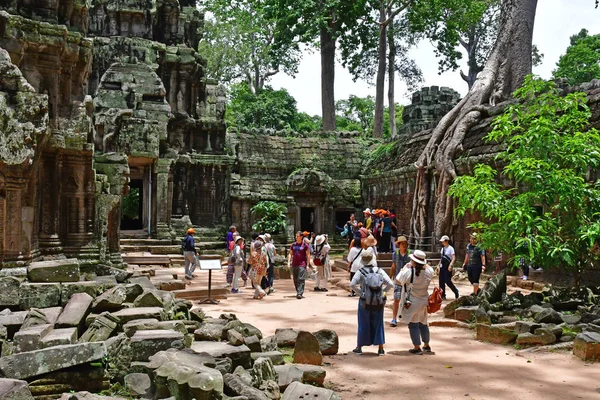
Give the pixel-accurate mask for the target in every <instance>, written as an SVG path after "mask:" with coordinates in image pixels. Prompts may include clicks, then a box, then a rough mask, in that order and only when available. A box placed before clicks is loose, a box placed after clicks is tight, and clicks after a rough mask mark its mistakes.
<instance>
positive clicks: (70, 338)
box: [41, 328, 77, 349]
mask: <svg viewBox="0 0 600 400" xmlns="http://www.w3.org/2000/svg"><path fill="white" fill-rule="evenodd" d="M76 343H77V328H63V329H54V330H52V331H50V332H48V334H47V335H46V336H44V337H43V338H42V341H41V347H42V348H43V349H46V348H48V347H52V346H62V345H66V344H76Z"/></svg>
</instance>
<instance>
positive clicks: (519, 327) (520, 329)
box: [515, 321, 542, 333]
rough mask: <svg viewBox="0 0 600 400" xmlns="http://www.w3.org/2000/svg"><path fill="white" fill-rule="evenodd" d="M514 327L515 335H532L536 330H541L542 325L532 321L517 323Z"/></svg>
mask: <svg viewBox="0 0 600 400" xmlns="http://www.w3.org/2000/svg"><path fill="white" fill-rule="evenodd" d="M515 326H516V330H515V331H516V332H517V333H533V332H534V331H535V330H536V329H538V328H541V327H542V324H538V323H537V322H532V321H517V322H516V325H515Z"/></svg>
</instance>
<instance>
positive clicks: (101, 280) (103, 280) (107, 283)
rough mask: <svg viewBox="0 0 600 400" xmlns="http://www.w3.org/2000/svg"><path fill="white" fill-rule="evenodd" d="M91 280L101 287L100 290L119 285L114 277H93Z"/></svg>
mask: <svg viewBox="0 0 600 400" xmlns="http://www.w3.org/2000/svg"><path fill="white" fill-rule="evenodd" d="M92 280H93V281H94V282H96V283H98V284H100V285H102V290H108V289H112V288H114V287H115V286H117V285H118V284H119V282H117V278H116V277H115V276H114V275H103V276H93V277H92Z"/></svg>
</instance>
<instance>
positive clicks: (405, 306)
mask: <svg viewBox="0 0 600 400" xmlns="http://www.w3.org/2000/svg"><path fill="white" fill-rule="evenodd" d="M410 306H412V302H411V301H410V300H406V301H405V302H404V308H407V309H408V308H410Z"/></svg>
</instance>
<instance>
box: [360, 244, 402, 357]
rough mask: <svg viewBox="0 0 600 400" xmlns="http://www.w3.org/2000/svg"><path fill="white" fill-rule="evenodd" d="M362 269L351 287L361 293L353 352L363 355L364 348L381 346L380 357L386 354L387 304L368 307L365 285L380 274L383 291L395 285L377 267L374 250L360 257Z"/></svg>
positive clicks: (367, 250)
mask: <svg viewBox="0 0 600 400" xmlns="http://www.w3.org/2000/svg"><path fill="white" fill-rule="evenodd" d="M360 262H361V268H360V270H359V272H358V273H356V274H355V275H354V278H352V282H350V287H351V288H352V290H353V291H355V292H357V293H360V294H361V296H360V298H359V301H358V334H357V339H356V348H355V349H354V350H352V351H353V352H354V353H355V354H362V347H363V346H373V345H375V346H379V349H378V351H377V354H379V355H380V356H382V355H384V354H385V351H384V349H383V345H384V344H385V333H384V327H383V311H384V309H385V304H382V305H381V306H380V307H379V306H377V307H373V306H372V305H371V306H367V305H366V303H365V300H364V294H365V293H366V289H367V288H365V285H366V282H367V276H368V275H369V274H370V273H376V274H380V275H381V277H382V278H383V279H382V282H383V286H382V287H381V290H382V291H383V293H385V292H387V291H388V290H389V289H390V288H391V287H392V286H393V284H394V282H393V281H392V280H391V279H390V277H389V276H388V275H387V274H386V273H385V271H384V270H383V269H381V268H378V267H377V262H376V259H375V254H373V249H371V248H368V249H366V250H364V251H363V252H362V255H361V257H360Z"/></svg>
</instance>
